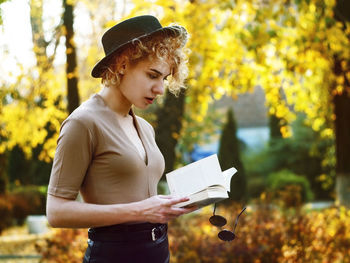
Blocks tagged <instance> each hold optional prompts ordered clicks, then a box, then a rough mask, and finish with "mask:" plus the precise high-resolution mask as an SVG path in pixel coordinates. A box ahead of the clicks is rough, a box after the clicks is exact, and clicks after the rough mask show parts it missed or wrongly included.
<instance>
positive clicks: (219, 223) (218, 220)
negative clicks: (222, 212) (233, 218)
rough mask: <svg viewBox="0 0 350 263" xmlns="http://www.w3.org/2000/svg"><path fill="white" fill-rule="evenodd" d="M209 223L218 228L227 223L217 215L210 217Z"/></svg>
mask: <svg viewBox="0 0 350 263" xmlns="http://www.w3.org/2000/svg"><path fill="white" fill-rule="evenodd" d="M209 222H210V223H211V224H212V225H214V226H218V227H222V226H224V225H226V223H227V221H226V219H225V218H224V217H222V216H217V215H215V216H211V217H210V218H209Z"/></svg>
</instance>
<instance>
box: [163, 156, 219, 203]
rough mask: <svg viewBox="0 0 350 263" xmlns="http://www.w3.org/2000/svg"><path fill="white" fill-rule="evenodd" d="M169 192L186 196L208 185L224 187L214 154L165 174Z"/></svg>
mask: <svg viewBox="0 0 350 263" xmlns="http://www.w3.org/2000/svg"><path fill="white" fill-rule="evenodd" d="M166 178H167V181H168V185H169V190H170V192H171V194H172V195H175V196H188V195H190V194H193V193H196V192H199V191H201V190H203V189H205V188H207V187H208V186H210V185H215V184H220V185H223V186H225V181H224V176H222V171H221V167H220V164H219V160H218V158H217V155H216V154H213V155H211V156H209V157H206V158H203V159H201V160H199V161H196V162H194V163H191V164H188V165H186V166H184V167H181V168H179V169H177V170H174V171H172V172H170V173H167V174H166Z"/></svg>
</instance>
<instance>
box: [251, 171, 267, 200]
mask: <svg viewBox="0 0 350 263" xmlns="http://www.w3.org/2000/svg"><path fill="white" fill-rule="evenodd" d="M265 191H266V179H265V178H264V177H262V176H260V177H253V178H251V179H249V181H248V186H247V192H248V196H249V198H251V199H255V198H259V197H260V196H261V194H262V193H263V192H265Z"/></svg>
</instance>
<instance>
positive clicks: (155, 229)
mask: <svg viewBox="0 0 350 263" xmlns="http://www.w3.org/2000/svg"><path fill="white" fill-rule="evenodd" d="M156 231H157V228H156V227H154V228H153V229H152V231H151V234H152V241H156V240H157V236H156Z"/></svg>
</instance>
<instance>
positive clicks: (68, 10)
mask: <svg viewBox="0 0 350 263" xmlns="http://www.w3.org/2000/svg"><path fill="white" fill-rule="evenodd" d="M63 7H64V14H63V26H64V29H65V32H64V33H65V36H66V56H67V62H66V76H67V97H68V111H69V113H72V112H73V111H74V110H75V109H76V108H77V107H78V106H79V104H80V99H79V92H78V68H77V55H76V48H75V44H74V30H73V23H74V16H73V6H72V5H71V4H69V3H68V2H67V0H63Z"/></svg>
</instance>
